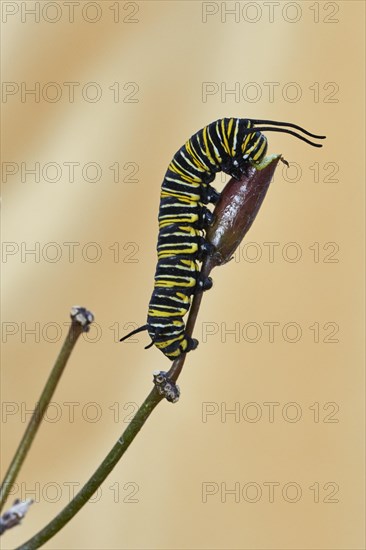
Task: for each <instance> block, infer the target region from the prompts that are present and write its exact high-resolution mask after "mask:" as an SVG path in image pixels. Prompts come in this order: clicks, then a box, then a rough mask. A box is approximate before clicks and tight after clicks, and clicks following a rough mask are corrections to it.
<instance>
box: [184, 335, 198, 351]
mask: <svg viewBox="0 0 366 550" xmlns="http://www.w3.org/2000/svg"><path fill="white" fill-rule="evenodd" d="M185 341H186V343H187V346H186V347H185V349H183V348H182V347H181V349H182V351H184V353H188V352H189V351H193V350H194V349H196V347H197V346H198V340H196V338H191V337H190V336H186V337H185Z"/></svg>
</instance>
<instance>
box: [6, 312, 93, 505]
mask: <svg viewBox="0 0 366 550" xmlns="http://www.w3.org/2000/svg"><path fill="white" fill-rule="evenodd" d="M81 309H82V310H83V311H81ZM80 312H81V313H83V314H84V315H85V312H86V310H84V308H76V309H73V310H72V316H71V318H72V323H71V325H70V329H69V331H68V334H67V336H66V339H65V342H64V343H63V346H62V348H61V351H60V353H59V355H58V357H57V359H56V362H55V364H54V367H53V369H52V371H51V374H50V376H49V378H48V380H47V383H46V385H45V387H44V389H43V392H42V395H41V397H40V399H39V401H38V403H37V406H36V408H35V409H34V412H33V415H32V417H31V419H30V421H29V424H28V426H27V429H26V431H25V433H24V435H23V438H22V440H21V442H20V443H19V446H18V448H17V450H16V452H15V455H14V457H13V460H12V461H11V463H10V466H9V468H8V471H7V472H6V475H5V478H4V481H3V483H2V485H1V487H0V510H2V508H3V506H4V504H5V502H6V499H7V498H8V496H9V493H10V491H11V488H12V486H13V485H14V482H15V480H16V478H17V475H18V473H19V470H20V468H21V466H22V464H23V462H24V460H25V458H26V456H27V454H28V451H29V449H30V446H31V445H32V442H33V439H34V438H35V436H36V433H37V431H38V428H39V426H40V424H41V422H42V419H43V416H44V414H45V412H46V410H47V407H48V405H49V403H50V401H51V398H52V396H53V394H54V392H55V389H56V387H57V384H58V382H59V380H60V378H61V376H62V373H63V371H64V369H65V366H66V363H67V361H68V359H69V357H70V354H71V352H72V350H73V348H74V346H75V344H76V342H77V340H78V338H79V336H80V334H81V333H82V332H84V331H85V330H86V327H87V326H88V324H89V322H90V321H91V320H92V318H93V317H92V315H91V314H90V313H89V312H86V313H87V314H89V315H91V317H90V318H89V320H88V319H87V318H86V317H83V322H80V320H79V319H80V318H78V314H79V313H80ZM83 323H84V324H83Z"/></svg>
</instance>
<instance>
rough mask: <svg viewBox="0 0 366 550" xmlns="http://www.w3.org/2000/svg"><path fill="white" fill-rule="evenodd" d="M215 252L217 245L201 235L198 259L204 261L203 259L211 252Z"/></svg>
mask: <svg viewBox="0 0 366 550" xmlns="http://www.w3.org/2000/svg"><path fill="white" fill-rule="evenodd" d="M214 252H215V246H214V245H213V244H211V243H209V242H208V241H206V240H205V239H204V237H201V238H200V240H199V253H198V260H199V261H200V262H202V260H203V259H204V258H205V257H206V256H209V255H210V254H213V253H214Z"/></svg>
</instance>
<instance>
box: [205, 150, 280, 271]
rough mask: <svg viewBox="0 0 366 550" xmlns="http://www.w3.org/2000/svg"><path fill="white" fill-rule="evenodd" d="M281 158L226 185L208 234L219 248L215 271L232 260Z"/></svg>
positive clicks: (214, 257) (213, 257)
mask: <svg viewBox="0 0 366 550" xmlns="http://www.w3.org/2000/svg"><path fill="white" fill-rule="evenodd" d="M280 159H281V155H271V156H270V157H267V159H266V161H267V162H265V163H264V164H265V166H264V168H262V169H261V170H258V169H256V168H254V167H250V168H249V169H248V172H247V173H246V174H245V175H243V176H242V177H241V178H240V179H239V180H237V179H234V178H232V179H231V180H230V181H229V182H228V183H227V184H226V186H225V188H224V189H223V191H222V193H221V196H220V199H219V200H218V202H217V204H216V207H215V210H214V216H215V220H214V223H213V224H212V225H211V226H210V227H209V228H208V229H207V232H206V238H207V240H208V241H209V242H210V243H211V244H213V245H214V247H215V251H214V252H213V253H212V255H210V256H211V258H210V264H211V265H210V267H211V268H212V267H214V266H218V265H222V264H225V263H226V262H228V261H229V260H230V259H231V258H232V256H233V254H234V252H235V250H236V249H237V247H238V246H239V244H240V243H241V241H242V240H243V238H244V236H245V234H246V233H247V232H248V230H249V228H250V227H251V225H252V223H253V221H254V219H255V217H256V215H257V213H258V210H259V208H260V206H261V204H262V202H263V199H264V197H265V196H266V193H267V190H268V187H269V184H270V183H271V180H272V178H273V174H274V172H275V169H276V167H277V164H278V161H279V160H280Z"/></svg>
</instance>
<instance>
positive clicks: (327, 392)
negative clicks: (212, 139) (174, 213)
mask: <svg viewBox="0 0 366 550" xmlns="http://www.w3.org/2000/svg"><path fill="white" fill-rule="evenodd" d="M73 4H74V7H71V6H70V3H67V2H57V3H56V2H40V3H39V2H38V3H35V2H3V3H2V10H3V11H2V21H3V38H2V47H3V58H2V67H3V80H4V84H3V104H2V110H3V146H2V149H3V161H4V164H3V196H4V208H3V222H2V236H3V241H4V243H3V264H2V274H3V312H2V313H3V315H2V322H3V325H2V326H3V351H2V358H3V371H2V402H3V404H2V407H3V409H2V412H3V424H2V440H1V443H2V467H3V469H4V468H6V467H7V465H8V464H9V461H10V460H11V457H12V455H13V453H14V451H15V449H16V446H17V444H18V442H19V439H20V437H21V435H22V433H23V431H24V429H25V425H26V424H25V420H26V419H28V418H29V411H30V410H32V408H33V407H34V403H35V401H36V400H37V398H38V396H39V394H40V391H41V388H42V387H43V384H44V382H45V380H46V377H47V373H48V372H49V370H50V367H51V365H52V363H53V361H54V359H55V357H56V355H57V352H58V350H59V348H60V345H61V342H62V340H63V338H64V336H65V335H66V330H67V322H68V312H69V310H70V307H71V306H72V305H73V304H82V305H84V306H86V307H88V308H89V309H91V310H92V311H93V312H94V314H95V318H96V323H97V324H96V326H95V327H94V328H93V329H92V331H91V332H90V334H89V336H88V337H86V338H85V339H84V340H83V341H80V343H79V344H78V346H77V349H76V350H75V352H74V354H73V355H72V359H71V361H70V363H69V365H68V367H67V370H66V372H65V374H64V376H63V378H62V380H61V383H60V385H59V387H58V389H57V392H56V394H55V396H54V399H53V405H52V408H51V409H50V411H49V417H48V418H47V421H46V422H45V423H44V425H43V426H42V428H41V430H40V432H39V434H38V436H37V438H36V441H35V443H34V445H33V447H32V450H31V453H30V455H29V457H28V460H27V462H26V464H25V466H24V468H23V469H22V471H21V473H20V475H19V478H18V480H17V489H18V491H17V492H16V495H14V497H15V496H18V497H21V498H27V497H33V498H35V499H36V500H37V503H36V504H34V505H33V506H32V508H31V511H30V512H29V515H28V517H27V519H26V520H25V521H24V523H23V525H22V527H20V528H17V529H14V530H13V531H12V532H9V533H7V535H6V536H5V537H4V540H3V548H4V549H5V548H13V547H14V546H17V545H18V544H20V543H21V542H23V541H25V540H27V539H28V538H29V537H30V536H31V535H33V534H34V533H35V532H37V531H38V530H39V529H40V528H41V527H43V526H44V525H45V523H46V522H48V521H49V520H50V519H51V518H52V517H53V516H54V515H56V513H58V512H59V511H60V510H61V508H62V507H63V506H64V505H65V504H66V503H67V502H68V500H69V498H70V494H71V493H72V490H74V491H76V490H77V489H78V488H80V487H81V485H82V484H83V483H84V482H85V481H86V480H87V479H88V477H89V476H90V475H91V474H92V472H93V471H94V469H95V468H96V467H97V465H98V464H99V463H100V461H101V460H102V459H103V457H104V456H105V455H106V453H107V451H108V450H109V449H110V448H111V447H112V445H113V444H114V442H115V441H116V440H117V439H118V437H119V436H120V434H121V432H122V430H123V429H124V427H125V425H126V423H127V422H128V419H129V418H130V417H131V414H132V413H133V412H134V411H135V410H136V407H137V405H138V404H140V403H141V402H142V400H143V399H144V398H145V396H146V395H147V393H148V392H149V390H150V387H151V375H152V371H154V370H155V369H168V368H169V361H167V360H166V359H165V358H164V356H163V355H162V354H161V353H160V352H159V351H158V350H156V349H152V350H149V351H145V350H144V349H143V348H144V345H146V344H147V343H148V339H147V337H146V335H145V334H144V335H140V336H139V337H138V338H136V340H135V342H130V343H126V344H117V341H118V338H119V337H120V336H122V335H124V334H126V332H127V330H131V328H132V327H133V326H134V325H131V323H136V324H139V325H140V324H143V323H144V322H145V318H146V311H147V304H148V301H149V298H150V294H151V291H152V285H153V276H154V270H155V261H156V259H155V246H156V236H157V213H158V201H159V192H160V184H161V181H162V178H163V176H164V172H165V170H166V167H167V165H168V163H169V161H170V160H171V157H172V156H173V154H174V153H175V151H176V150H177V149H178V148H179V147H180V146H181V145H182V144H183V143H184V141H185V140H186V139H187V138H188V137H189V136H190V135H191V134H192V133H194V132H196V131H197V130H198V129H200V128H202V127H203V126H204V125H205V124H207V123H209V122H211V121H213V120H215V119H218V118H220V117H224V116H238V117H243V118H244V117H252V118H269V119H273V120H285V121H289V122H294V123H297V124H300V125H303V126H305V127H306V128H307V129H308V130H310V131H312V132H315V133H320V134H322V133H324V134H326V135H327V140H326V142H325V143H324V147H323V149H314V148H311V147H308V146H307V145H306V144H304V143H302V142H301V141H298V140H296V139H294V138H292V137H291V136H288V135H285V134H283V135H282V134H275V133H272V134H270V133H268V134H267V137H268V139H269V152H270V153H275V152H281V153H283V155H284V156H285V158H286V159H287V160H288V161H289V162H290V163H293V164H292V167H291V168H290V170H286V169H285V168H284V167H281V168H280V169H279V170H278V172H277V173H276V176H275V180H274V182H273V183H272V186H271V188H270V190H269V192H268V195H267V197H266V199H265V201H264V204H263V206H262V209H261V211H260V212H259V215H258V217H257V220H256V221H255V223H254V225H253V227H252V228H251V230H250V232H249V234H248V235H247V238H246V241H245V242H244V243H243V245H242V246H241V249H240V250H239V251H238V253H237V255H236V257H235V260H234V261H232V262H231V263H230V264H228V265H226V266H225V267H223V268H221V269H217V270H216V272H214V273H213V278H214V283H215V284H214V288H213V290H212V291H210V292H208V293H207V294H206V295H205V297H204V301H203V305H202V308H201V311H200V316H199V321H198V325H197V329H196V334H195V335H196V337H197V338H198V339H199V340H200V346H199V348H198V349H197V351H195V352H194V353H192V354H190V355H189V357H188V358H187V362H186V366H185V369H184V371H183V374H182V376H181V378H180V386H181V390H182V396H181V400H180V402H179V403H178V404H177V405H175V406H172V405H171V404H168V403H167V402H164V403H162V404H160V406H159V407H158V409H157V410H156V411H155V412H154V414H153V415H152V417H151V418H150V419H149V421H148V423H147V424H146V426H145V427H144V429H143V430H142V432H141V433H140V434H139V436H138V437H137V439H136V441H135V442H134V444H133V445H132V446H131V448H130V449H129V451H128V453H127V454H126V456H125V458H124V459H123V460H122V461H121V462H120V464H119V465H118V466H117V467H116V468H115V470H114V471H113V472H112V474H111V475H110V476H109V478H108V479H107V481H106V482H105V483H104V485H103V486H102V489H101V491H100V492H99V494H98V495H97V496H96V498H95V502H93V503H90V504H88V505H87V506H86V507H85V508H84V509H83V510H82V511H81V513H79V514H78V515H77V517H76V518H74V519H73V520H72V522H71V523H69V524H68V525H67V527H65V528H64V530H62V531H61V532H60V533H59V534H58V535H56V536H55V537H54V538H53V539H52V540H51V541H49V542H48V543H47V544H46V546H45V548H49V549H61V548H62V549H73V550H74V549H75V550H76V549H77V550H78V549H86V548H93V549H102V548H108V549H152V548H158V549H182V548H186V549H193V548H194V549H211V548H215V549H223V548H230V549H231V548H232V549H254V548H255V549H266V550H267V549H268V550H274V549H279V548H281V549H324V550H325V549H346V548H347V549H361V548H364V508H363V503H364V500H363V496H364V493H363V485H364V483H363V482H364V470H363V463H364V462H363V460H364V456H363V452H364V422H363V411H364V409H363V394H364V375H363V362H362V358H363V353H362V350H363V347H362V346H361V342H362V335H363V330H364V326H363V303H364V302H363V292H362V290H361V289H362V281H363V265H364V264H363V247H362V241H363V226H364V223H363V221H364V220H363V195H364V178H363V166H364V147H365V143H364V140H363V129H364V120H365V118H364V106H363V98H364V69H363V63H364V53H363V52H364V29H363V22H364V3H363V2H353V1H347V2H269V3H268V2H265V3H262V2H223V3H222V2H174V1H173V2H155V1H139V2H116V1H114V2H109V1H103V2H100V1H99V2H83V1H80V2H77V3H73ZM230 10H231V11H230ZM232 10H234V12H232ZM32 89H33V90H34V92H33V93H32V92H31V90H32ZM230 91H231V93H230ZM36 163H39V164H36ZM32 170H33V172H32ZM223 181H224V180H223V179H222V178H219V180H218V183H217V187H218V188H219V189H221V188H222V185H223ZM32 250H33V251H34V252H33V253H32V252H30V251H32ZM32 331H33V332H32ZM230 331H232V332H230ZM233 331H234V332H233ZM230 410H231V411H235V414H229V412H228V411H230ZM27 411H28V412H27ZM230 491H231V492H230Z"/></svg>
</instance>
